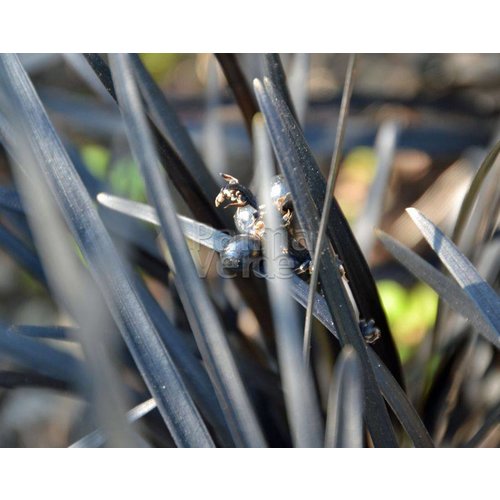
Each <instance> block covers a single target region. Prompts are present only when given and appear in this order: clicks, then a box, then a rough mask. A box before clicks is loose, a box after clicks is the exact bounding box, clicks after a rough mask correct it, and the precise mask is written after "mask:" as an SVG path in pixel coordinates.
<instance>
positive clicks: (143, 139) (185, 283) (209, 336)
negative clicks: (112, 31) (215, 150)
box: [111, 55, 265, 447]
mask: <svg viewBox="0 0 500 500" xmlns="http://www.w3.org/2000/svg"><path fill="white" fill-rule="evenodd" d="M111 64H112V71H113V74H114V75H115V76H116V78H115V90H116V93H117V95H118V102H119V105H120V110H121V112H122V114H123V118H124V121H125V124H126V128H127V135H128V138H129V142H130V146H131V149H132V152H133V154H134V156H135V157H136V160H137V163H138V164H139V165H140V167H141V172H142V175H143V177H144V180H145V184H146V187H147V191H148V197H149V198H150V199H151V200H152V201H153V203H154V205H155V207H156V209H157V213H158V216H159V219H160V223H161V226H160V228H161V233H162V236H163V237H164V239H165V241H166V243H167V246H168V249H169V251H170V254H171V256H172V260H173V262H174V263H175V267H176V286H177V289H178V291H179V295H180V297H181V300H182V302H183V305H184V307H185V309H186V314H187V318H188V320H189V322H190V325H191V328H192V329H193V332H194V335H195V339H196V342H197V344H198V347H199V349H200V353H201V355H202V357H203V359H204V361H205V363H206V366H207V370H208V373H209V375H210V378H211V380H212V383H213V384H214V387H215V388H216V392H217V395H218V397H219V398H220V402H221V406H222V408H223V411H224V412H225V416H226V419H227V422H228V425H229V428H230V430H231V432H232V435H233V437H234V440H235V443H236V444H237V445H239V446H256V447H260V446H264V445H265V442H264V438H263V435H262V432H261V430H260V425H259V423H258V421H257V419H256V416H255V413H254V411H253V408H252V406H251V403H250V400H249V399H248V396H247V394H246V390H245V388H244V386H243V383H242V381H241V378H240V375H239V373H238V370H237V367H236V364H235V362H234V359H233V357H232V354H231V351H230V349H229V345H228V343H227V340H226V338H225V335H224V332H223V330H222V326H221V324H220V321H219V318H218V317H217V313H216V311H215V309H214V307H213V305H212V303H211V302H210V299H209V297H208V294H207V292H206V289H205V287H204V285H203V283H202V282H201V280H200V278H199V276H198V273H197V271H196V268H195V265H194V263H193V261H192V258H191V255H190V253H189V249H188V247H187V245H186V242H185V239H184V236H183V233H182V229H181V226H180V224H179V222H178V219H177V214H176V211H175V206H174V203H173V200H172V196H171V193H170V191H169V189H168V187H167V185H166V183H165V182H164V179H163V178H162V176H161V172H160V170H159V162H158V158H157V154H156V149H155V147H154V143H153V138H152V136H151V132H150V130H149V128H148V123H147V120H146V117H145V115H144V114H143V109H142V103H141V101H140V96H139V93H138V89H137V87H136V86H135V82H134V81H133V74H132V68H131V66H130V62H129V60H128V56H127V55H112V56H111Z"/></svg>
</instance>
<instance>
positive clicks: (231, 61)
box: [215, 54, 259, 137]
mask: <svg viewBox="0 0 500 500" xmlns="http://www.w3.org/2000/svg"><path fill="white" fill-rule="evenodd" d="M215 57H217V61H219V64H220V66H221V68H222V71H223V72H224V76H225V77H226V80H227V83H228V84H229V86H230V87H231V90H232V91H233V94H234V98H235V99H236V102H237V104H238V106H239V108H240V110H241V113H242V115H243V119H244V120H245V126H246V129H247V132H248V134H249V136H250V137H252V120H253V117H254V115H255V113H257V112H258V111H259V108H258V106H257V103H256V101H255V97H254V95H253V92H252V91H251V89H250V86H249V85H248V82H247V80H246V78H245V75H244V74H243V72H242V71H241V68H240V65H239V63H238V59H237V58H236V54H215Z"/></svg>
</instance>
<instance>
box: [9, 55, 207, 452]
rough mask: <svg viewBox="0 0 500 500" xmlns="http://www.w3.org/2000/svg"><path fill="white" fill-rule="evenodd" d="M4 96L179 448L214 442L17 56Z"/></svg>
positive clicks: (11, 65) (11, 57)
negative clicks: (7, 98)
mask: <svg viewBox="0 0 500 500" xmlns="http://www.w3.org/2000/svg"><path fill="white" fill-rule="evenodd" d="M0 78H1V80H0V81H1V83H2V90H3V91H4V92H5V93H6V94H7V95H8V96H9V99H10V102H11V103H12V105H13V106H14V107H15V109H16V113H17V116H16V118H15V119H16V120H19V124H20V126H21V127H22V129H23V130H24V134H25V137H26V140H27V141H29V145H30V147H31V149H32V151H33V154H34V155H35V158H36V159H37V162H38V165H39V168H40V170H41V172H42V174H43V176H44V178H45V179H46V181H47V183H48V185H49V187H50V190H51V192H52V196H53V197H54V199H55V201H56V203H57V204H58V206H59V208H60V210H61V212H62V214H63V216H64V217H65V219H66V222H67V224H68V227H69V228H70V230H71V232H72V233H73V236H74V237H75V239H76V241H77V242H78V244H79V247H80V249H81V251H82V253H83V255H84V256H85V258H86V260H87V261H88V264H89V268H90V271H91V273H92V275H93V278H94V279H95V281H96V283H97V284H98V286H99V288H100V290H101V292H102V294H103V296H104V298H105V299H106V302H107V305H108V308H109V309H110V311H111V313H112V315H113V317H114V320H115V322H116V324H117V326H118V327H119V329H120V332H121V333H122V335H123V337H124V340H125V341H126V343H127V345H128V347H129V350H130V352H131V354H132V356H133V357H134V360H135V362H136V363H137V366H138V367H139V370H140V371H141V374H142V376H143V377H144V380H145V382H146V384H147V385H148V388H149V390H150V391H151V394H152V395H153V397H154V398H155V400H156V403H157V405H158V408H159V410H160V413H161V414H162V416H163V418H164V420H165V422H166V423H167V426H168V428H169V430H170V432H171V434H172V436H173V438H174V440H175V441H176V443H177V444H178V445H179V446H212V445H213V442H212V439H211V437H210V436H209V434H208V431H207V430H206V427H205V425H204V423H203V421H202V419H201V417H200V415H199V413H198V411H197V409H196V407H195V406H194V403H193V401H192V399H191V397H190V396H189V394H188V392H187V390H186V388H185V386H184V384H183V382H182V380H181V378H180V375H179V374H178V372H177V370H176V368H175V366H174V364H173V362H172V360H171V358H170V356H169V354H168V352H167V351H166V349H165V348H164V346H163V344H162V343H161V341H160V339H159V337H158V333H157V331H156V330H155V328H154V326H153V324H152V322H151V319H150V318H149V317H148V316H147V314H146V312H145V310H144V306H143V305H142V304H141V302H140V301H139V300H138V297H137V294H136V292H135V290H134V287H133V284H132V281H131V278H130V274H129V272H130V271H129V270H128V269H126V268H125V266H124V264H123V263H122V260H121V259H120V257H119V255H118V254H117V252H116V249H115V248H114V246H113V243H112V241H111V239H110V237H109V234H108V233H107V232H106V230H105V228H104V226H103V224H102V222H101V220H100V219H99V218H98V216H97V213H96V210H95V208H94V206H93V204H92V200H91V199H90V197H89V195H88V193H87V191H86V190H85V188H84V186H83V184H82V182H81V180H80V178H79V177H78V175H77V174H76V172H75V169H74V166H73V165H72V163H71V161H70V159H69V157H68V155H67V153H66V151H65V150H64V148H63V146H62V143H61V141H60V139H59V137H58V136H57V133H56V132H55V130H54V128H53V126H52V124H51V122H50V121H49V119H48V117H47V115H46V113H45V111H44V109H43V107H42V105H41V102H40V100H39V98H38V96H37V94H36V92H35V90H34V88H33V86H32V84H31V82H30V80H29V78H28V77H27V75H26V73H25V71H24V70H23V68H22V66H21V64H20V63H19V60H18V59H17V57H16V56H12V55H3V56H1V58H0Z"/></svg>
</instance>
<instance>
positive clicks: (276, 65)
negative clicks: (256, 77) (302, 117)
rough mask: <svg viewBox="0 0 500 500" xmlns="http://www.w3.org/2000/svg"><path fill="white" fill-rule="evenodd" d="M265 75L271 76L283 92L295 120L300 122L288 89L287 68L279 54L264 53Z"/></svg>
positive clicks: (270, 78)
mask: <svg viewBox="0 0 500 500" xmlns="http://www.w3.org/2000/svg"><path fill="white" fill-rule="evenodd" d="M263 77H264V78H269V80H271V81H272V82H273V83H274V85H275V86H276V88H277V89H278V90H279V92H280V93H281V95H282V97H283V99H284V100H285V102H286V105H287V107H288V109H289V110H290V113H292V115H293V117H294V118H295V121H296V122H297V123H299V120H298V117H297V111H296V110H295V106H294V104H293V101H292V98H291V96H290V91H289V90H288V84H287V81H286V74H285V69H284V68H283V64H282V63H281V58H280V56H279V54H265V55H264V71H263Z"/></svg>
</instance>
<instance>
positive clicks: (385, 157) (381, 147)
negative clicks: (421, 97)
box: [354, 121, 399, 259]
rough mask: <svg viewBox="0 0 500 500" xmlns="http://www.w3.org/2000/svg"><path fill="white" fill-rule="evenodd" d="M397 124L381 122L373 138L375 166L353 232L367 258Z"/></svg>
mask: <svg viewBox="0 0 500 500" xmlns="http://www.w3.org/2000/svg"><path fill="white" fill-rule="evenodd" d="M398 135H399V125H398V124H397V123H396V122H393V121H387V122H385V123H382V125H381V126H380V129H379V131H378V133H377V137H376V138H375V153H376V157H377V166H376V168H375V176H374V178H373V182H372V184H371V186H370V190H369V192H368V196H367V198H366V201H365V204H364V207H363V209H362V211H361V213H360V215H359V217H358V220H357V222H356V226H355V228H354V234H355V235H356V239H357V240H358V243H359V247H360V248H361V251H362V252H363V254H364V255H365V257H366V258H367V259H369V258H370V255H371V252H372V249H373V244H374V241H375V235H374V232H373V230H374V228H376V227H378V225H379V221H380V218H381V216H382V213H383V209H384V201H385V200H386V196H385V193H386V190H387V188H388V186H389V179H390V175H391V171H392V166H393V163H394V155H395V153H396V147H397V139H398Z"/></svg>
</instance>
